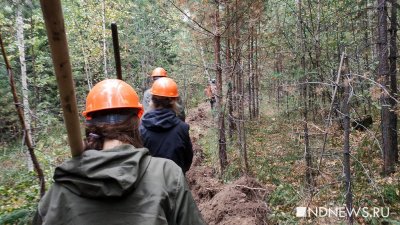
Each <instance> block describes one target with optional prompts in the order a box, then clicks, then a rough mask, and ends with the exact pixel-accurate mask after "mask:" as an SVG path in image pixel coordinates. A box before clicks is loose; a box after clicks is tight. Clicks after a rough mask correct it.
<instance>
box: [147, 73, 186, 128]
mask: <svg viewBox="0 0 400 225" xmlns="http://www.w3.org/2000/svg"><path fill="white" fill-rule="evenodd" d="M161 77H168V73H167V71H166V70H165V69H164V68H162V67H157V68H155V69H154V70H153V71H152V72H151V80H152V84H153V83H154V81H156V80H157V79H159V78H161ZM150 90H151V88H149V89H147V90H146V91H145V92H144V93H143V101H142V105H143V109H144V112H145V113H147V112H148V111H149V110H151V108H150V102H151V92H150ZM178 109H179V113H178V117H179V118H180V119H181V120H182V121H185V119H186V114H185V108H184V106H183V102H182V99H181V98H178Z"/></svg>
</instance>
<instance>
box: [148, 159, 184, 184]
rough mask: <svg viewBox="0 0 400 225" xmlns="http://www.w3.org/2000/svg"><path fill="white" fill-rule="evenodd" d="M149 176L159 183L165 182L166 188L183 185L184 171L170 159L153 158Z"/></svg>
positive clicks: (149, 167)
mask: <svg viewBox="0 0 400 225" xmlns="http://www.w3.org/2000/svg"><path fill="white" fill-rule="evenodd" d="M147 174H148V176H151V177H153V178H156V179H157V180H159V181H161V180H163V181H164V183H165V185H166V187H177V186H181V185H182V176H183V172H182V169H181V168H180V167H179V166H178V165H177V164H176V163H175V162H174V161H172V160H170V159H165V158H158V157H151V161H150V163H149V166H148V168H147Z"/></svg>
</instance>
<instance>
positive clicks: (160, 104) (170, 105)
mask: <svg viewBox="0 0 400 225" xmlns="http://www.w3.org/2000/svg"><path fill="white" fill-rule="evenodd" d="M177 100H178V98H172V97H162V96H156V95H153V96H152V97H151V102H150V107H152V108H154V109H157V108H164V109H172V110H173V111H174V112H175V113H179V104H178V101H177Z"/></svg>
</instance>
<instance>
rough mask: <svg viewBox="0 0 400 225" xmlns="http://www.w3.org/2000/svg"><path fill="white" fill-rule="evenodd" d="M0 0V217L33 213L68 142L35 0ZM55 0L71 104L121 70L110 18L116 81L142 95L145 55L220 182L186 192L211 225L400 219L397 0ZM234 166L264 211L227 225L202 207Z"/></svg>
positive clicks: (233, 173) (234, 176)
mask: <svg viewBox="0 0 400 225" xmlns="http://www.w3.org/2000/svg"><path fill="white" fill-rule="evenodd" d="M0 1H1V5H2V7H1V8H0V40H1V49H2V57H1V60H0V74H1V75H2V76H3V79H0V95H1V96H3V97H2V98H1V99H0V104H1V108H0V115H1V120H0V168H1V172H0V224H29V221H31V219H32V217H33V214H34V212H35V211H36V207H37V203H38V201H39V200H40V197H41V196H42V195H43V194H44V192H45V191H46V189H47V188H48V187H49V186H50V185H51V183H52V182H53V181H52V175H53V172H54V168H55V167H56V166H57V165H59V164H60V163H62V162H63V161H64V160H65V159H68V158H70V157H71V152H70V147H69V145H68V138H67V131H66V126H65V124H64V119H63V111H62V108H61V102H60V98H59V88H58V86H57V80H56V75H55V72H54V71H55V70H54V67H53V61H52V57H51V56H52V54H51V50H50V47H49V39H48V36H47V31H46V25H45V21H44V16H43V13H42V7H41V3H43V2H45V0H41V1H40V2H39V1H30V0H26V1H24V0H13V1H11V0H0ZM61 4H62V12H63V16H64V24H65V32H66V35H67V40H68V48H69V59H70V62H71V67H72V76H73V80H74V87H75V95H76V100H77V108H78V111H79V112H82V111H83V110H84V107H85V97H86V95H87V93H88V92H89V91H90V89H91V88H92V87H93V86H94V85H95V84H96V83H97V82H99V81H102V80H104V79H107V78H116V76H117V73H116V69H117V67H116V62H115V59H114V48H113V47H114V45H113V39H112V31H111V24H112V23H115V24H117V26H118V38H119V52H120V58H121V68H122V77H123V80H124V81H126V82H127V83H129V84H131V85H132V86H133V87H134V88H135V90H136V91H137V93H138V94H139V95H140V96H141V97H142V95H143V92H144V91H145V90H146V89H147V88H148V87H149V85H150V83H151V80H150V73H151V71H152V70H153V69H154V68H156V67H163V68H165V69H166V70H167V71H168V75H169V76H170V77H171V78H173V79H174V80H175V81H176V82H177V83H178V85H179V92H180V96H181V99H182V100H183V104H184V106H185V110H186V113H187V115H188V118H189V119H188V123H189V124H190V126H191V129H190V132H191V135H192V142H193V143H194V146H195V154H196V156H195V158H196V157H197V158H199V160H200V159H201V162H200V163H199V165H201V168H205V169H206V171H208V172H207V173H209V177H210V180H211V179H215V182H218V183H219V184H220V186H218V187H217V186H212V185H211V184H210V183H204V187H205V188H204V190H206V189H207V188H208V189H207V190H206V192H205V193H206V195H207V196H208V197H207V198H205V197H204V196H203V197H201V196H200V199H201V202H200V200H198V199H196V198H195V199H196V200H198V204H199V208H200V211H201V212H202V213H203V216H204V217H205V220H206V221H207V222H208V223H209V224H346V223H347V224H400V204H399V202H400V173H399V168H400V167H399V150H398V145H399V143H398V129H399V128H398V119H397V115H398V114H397V113H398V106H397V104H398V94H397V93H398V87H397V86H398V85H397V83H398V81H397V77H398V66H397V65H398V56H397V55H398V46H399V43H398V35H397V30H398V26H399V22H398V21H399V20H398V18H397V17H398V16H397V13H398V11H399V9H400V5H399V4H398V2H397V0H341V1H339V0H324V1H322V0H264V1H263V0H224V1H222V0H221V1H218V0H214V1H183V0H147V1H144V0H138V1H125V0H115V1H110V0H65V1H62V3H61ZM211 79H215V80H216V86H217V89H216V91H217V92H216V98H217V99H216V100H217V101H216V107H215V108H214V109H211V108H210V106H209V104H208V101H207V97H206V96H205V95H204V89H205V88H206V85H207V84H208V83H209V81H210V80H211ZM83 121H84V118H83V117H80V122H83ZM196 149H197V151H196ZM199 168H200V166H198V165H195V164H194V165H193V166H192V169H191V170H192V174H191V173H190V172H191V171H189V175H188V180H189V185H192V186H191V188H192V192H195V189H196V187H197V186H195V183H196V182H201V180H200V178H199V176H198V174H196V173H195V171H198V170H199ZM199 174H205V172H204V171H203V172H201V173H199ZM243 177H250V178H252V179H254V182H257V185H253V186H251V182H249V183H247V184H246V183H245V184H237V185H236V186H235V187H241V188H245V189H246V190H247V192H244V194H248V195H252V198H253V199H256V201H257V203H260V204H262V205H263V206H266V208H267V209H264V208H263V209H262V210H261V208H257V207H259V206H257V207H254V209H253V210H250V212H251V213H248V214H251V215H253V214H254V218H257V220H251V221H252V222H244V221H245V220H242V221H241V220H240V219H238V218H237V217H235V216H234V215H231V214H234V213H231V214H229V213H226V212H227V211H225V214H227V215H226V216H231V222H226V221H229V220H226V221H225V222H223V221H224V220H221V219H215V220H213V218H212V216H208V215H207V212H206V211H207V207H209V206H207V204H211V202H212V201H213V197H215V196H217V194H216V193H217V192H218V191H219V190H222V189H223V188H224V187H228V185H230V184H232V183H234V182H235V181H237V180H240V179H241V178H243ZM197 178H199V179H198V180H196V179H197ZM204 182H206V181H204ZM207 182H209V181H207ZM196 190H197V189H196ZM210 190H211V191H210ZM217 190H218V191H217ZM260 193H262V194H260ZM197 194H198V193H197ZM194 195H195V196H197V195H196V193H194ZM203 195H204V193H203ZM255 196H257V197H255ZM236 200H237V199H236ZM236 200H235V198H233V200H232V201H236ZM243 201H248V199H247V200H243ZM239 202H240V201H239ZM234 203H235V204H237V203H236V202H234ZM222 207H224V206H222ZM260 207H261V206H260ZM299 207H301V208H299ZM302 207H306V208H307V209H309V211H308V216H307V215H301V212H300V210H301V209H303V208H302ZM340 207H345V208H346V209H354V210H355V211H357V210H360V209H361V212H360V213H359V214H358V213H357V214H356V213H349V212H348V211H346V210H344V211H343V215H340V212H339V213H337V211H335V210H337V209H338V208H340ZM314 209H315V210H317V209H318V210H319V211H318V212H316V211H312V210H314ZM323 209H324V210H327V211H329V210H333V211H335V212H334V213H336V214H339V215H333V216H328V215H326V214H324V213H326V212H321V210H323ZM310 210H311V215H310ZM362 210H364V211H362ZM362 212H364V214H363V213H362ZM299 213H300V214H299ZM318 213H319V214H318ZM321 213H322V214H323V215H321ZM222 217H223V215H221V218H222ZM250 217H251V216H250ZM232 218H235V219H234V220H233V219H232ZM232 221H234V222H232ZM246 221H247V220H246Z"/></svg>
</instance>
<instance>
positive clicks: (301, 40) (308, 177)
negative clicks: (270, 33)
mask: <svg viewBox="0 0 400 225" xmlns="http://www.w3.org/2000/svg"><path fill="white" fill-rule="evenodd" d="M297 7H298V18H297V19H298V21H297V22H298V32H299V44H300V51H301V53H300V54H301V57H300V65H301V69H302V71H303V73H304V78H303V81H304V84H303V87H302V98H303V100H302V102H303V119H304V125H303V130H304V155H305V163H306V171H305V180H306V184H307V189H308V190H309V191H310V192H312V189H313V186H314V185H313V183H314V182H313V176H312V168H313V167H312V155H311V150H310V143H309V136H308V79H307V75H306V59H305V54H306V49H305V43H304V42H305V41H304V27H303V19H302V2H301V0H298V2H297Z"/></svg>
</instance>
